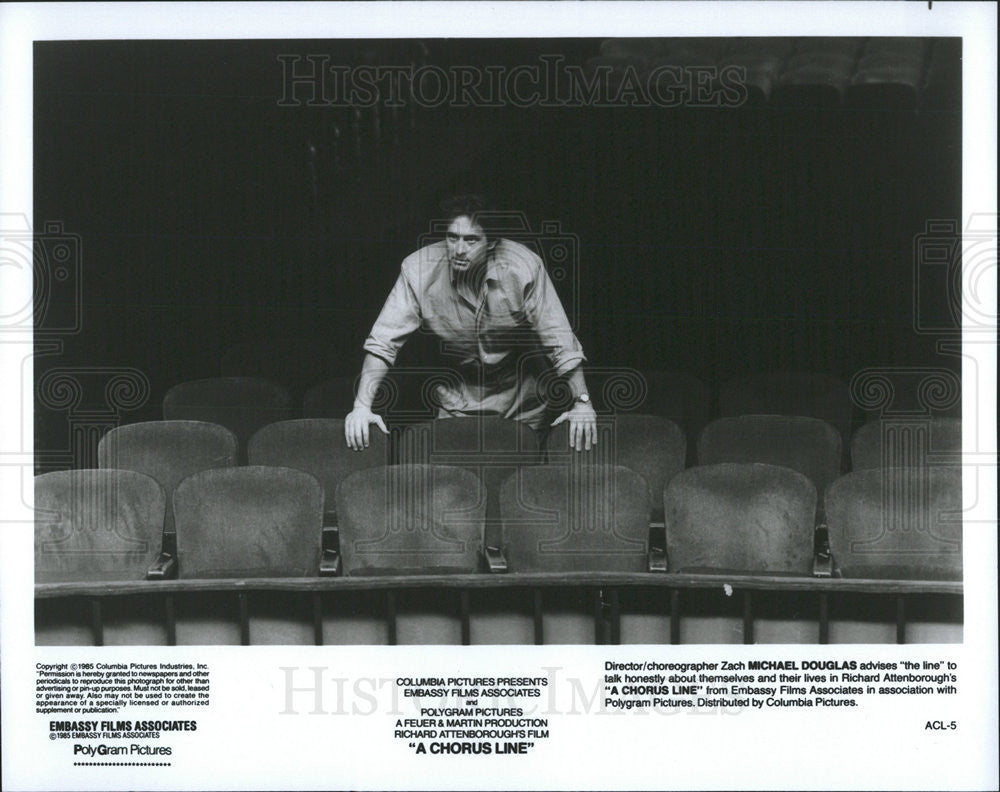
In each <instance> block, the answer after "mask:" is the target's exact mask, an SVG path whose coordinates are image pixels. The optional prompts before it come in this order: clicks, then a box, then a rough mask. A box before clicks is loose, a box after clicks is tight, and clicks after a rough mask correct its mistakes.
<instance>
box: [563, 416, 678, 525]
mask: <svg viewBox="0 0 1000 792" xmlns="http://www.w3.org/2000/svg"><path fill="white" fill-rule="evenodd" d="M545 447H546V458H547V460H548V464H550V465H551V464H571V463H573V462H577V463H582V464H597V465H605V466H609V465H623V466H624V467H627V468H629V469H630V470H634V471H635V472H636V473H639V474H641V475H642V477H643V478H644V479H645V480H646V483H647V484H648V485H649V491H650V495H651V497H655V501H654V502H653V504H652V519H653V520H654V521H662V519H663V512H662V511H661V507H662V504H661V503H659V502H658V501H660V498H659V493H661V492H663V488H664V487H665V486H666V485H667V482H669V481H670V479H672V478H673V477H674V476H675V475H677V474H678V473H680V472H681V471H682V470H683V469H684V460H685V458H686V456H687V441H686V439H685V437H684V434H683V433H682V432H681V430H680V429H679V428H678V427H677V425H676V424H674V423H673V422H672V421H669V420H667V419H666V418H661V417H660V416H657V415H640V414H638V413H622V414H620V415H614V416H600V417H599V418H598V442H597V445H596V446H594V447H593V448H592V449H591V450H590V451H576V450H574V449H571V448H570V447H569V425H568V424H567V423H565V422H564V423H561V424H559V426H557V427H555V429H553V430H552V431H551V432H550V433H549V436H548V438H547V439H546V442H545Z"/></svg>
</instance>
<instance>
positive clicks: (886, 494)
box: [826, 466, 962, 643]
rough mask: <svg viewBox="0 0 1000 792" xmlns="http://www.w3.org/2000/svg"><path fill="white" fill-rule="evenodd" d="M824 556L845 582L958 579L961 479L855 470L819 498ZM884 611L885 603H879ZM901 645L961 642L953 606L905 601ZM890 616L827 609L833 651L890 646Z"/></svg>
mask: <svg viewBox="0 0 1000 792" xmlns="http://www.w3.org/2000/svg"><path fill="white" fill-rule="evenodd" d="M826 515H827V522H828V525H829V535H830V549H831V551H832V552H833V558H834V562H835V565H836V567H837V569H838V570H839V573H840V574H841V575H843V577H845V578H876V579H893V580H961V579H962V475H961V469H960V468H958V467H945V466H941V467H932V468H929V469H926V468H925V469H918V468H912V467H911V468H879V469H874V470H859V471H856V472H854V473H850V474H848V475H846V476H843V477H842V478H840V479H838V480H837V481H836V482H834V483H833V485H831V486H830V488H829V489H828V490H827V494H826ZM882 604H885V603H882ZM890 604H891V603H890ZM907 619H908V626H907V632H908V634H909V636H910V638H909V640H916V641H920V642H924V643H938V642H948V643H951V642H961V640H962V606H961V602H960V601H959V602H955V601H954V600H951V601H949V602H948V603H947V604H946V605H945V606H944V610H942V604H941V603H940V602H939V601H935V600H934V599H933V598H931V597H919V596H916V597H914V596H910V597H908V598H907ZM895 633H896V625H895V613H894V612H893V611H892V609H891V607H890V608H887V609H883V610H882V611H876V610H874V609H872V610H868V609H865V610H859V609H854V610H852V609H851V607H850V602H846V603H845V602H841V601H839V600H837V599H835V600H834V601H833V602H832V603H831V623H830V640H831V642H834V643H880V642H881V643H891V642H893V641H894V640H895Z"/></svg>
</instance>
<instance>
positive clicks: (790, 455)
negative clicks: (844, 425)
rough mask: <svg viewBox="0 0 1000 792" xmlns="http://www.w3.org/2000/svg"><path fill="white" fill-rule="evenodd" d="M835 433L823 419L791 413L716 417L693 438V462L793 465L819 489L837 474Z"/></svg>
mask: <svg viewBox="0 0 1000 792" xmlns="http://www.w3.org/2000/svg"><path fill="white" fill-rule="evenodd" d="M840 460H841V450H840V435H838V434H837V432H836V431H835V430H834V428H833V427H832V426H830V425H829V424H828V423H826V422H825V421H821V420H819V419H817V418H805V417H802V416H791V415H740V416H737V417H732V418H719V419H718V420H715V421H713V422H712V423H710V424H709V425H708V426H706V427H705V431H703V432H702V433H701V438H700V439H699V441H698V464H699V465H714V464H718V463H720V462H736V463H747V462H762V463H765V464H769V465H779V466H781V467H786V468H791V469H792V470H795V471H798V472H799V473H801V474H802V475H804V476H806V477H807V478H808V479H809V480H810V481H812V483H813V486H815V488H816V491H817V492H818V493H820V495H821V494H822V493H823V491H824V490H825V488H826V487H827V485H829V484H830V482H832V481H834V480H835V479H836V478H837V476H838V475H840Z"/></svg>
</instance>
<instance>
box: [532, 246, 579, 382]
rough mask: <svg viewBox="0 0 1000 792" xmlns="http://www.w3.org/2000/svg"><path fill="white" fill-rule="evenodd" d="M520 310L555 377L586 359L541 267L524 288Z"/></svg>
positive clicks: (540, 265) (543, 268)
mask: <svg viewBox="0 0 1000 792" xmlns="http://www.w3.org/2000/svg"><path fill="white" fill-rule="evenodd" d="M524 310H525V315H526V317H527V319H528V322H529V324H530V325H531V327H532V328H533V329H534V331H535V334H536V335H537V337H538V343H539V344H540V345H541V347H542V348H543V349H544V350H545V354H546V355H547V356H548V358H549V362H550V363H551V364H552V368H554V369H555V370H556V371H557V372H558V373H559V374H565V373H566V372H568V371H571V370H572V369H574V368H576V367H577V366H578V365H580V363H582V362H584V361H585V360H586V357H585V356H584V354H583V347H582V346H581V345H580V342H579V340H578V339H577V337H576V335H575V334H574V333H573V330H572V328H571V327H570V325H569V319H568V318H567V316H566V311H565V310H564V309H563V306H562V302H560V300H559V295H558V294H557V293H556V290H555V287H554V286H553V285H552V281H551V280H550V279H549V274H548V272H546V271H545V267H544V265H542V263H541V261H540V260H539V261H538V268H537V270H536V271H535V273H534V277H533V278H532V280H531V282H530V283H528V284H526V285H525V289H524Z"/></svg>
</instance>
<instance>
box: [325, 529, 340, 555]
mask: <svg viewBox="0 0 1000 792" xmlns="http://www.w3.org/2000/svg"><path fill="white" fill-rule="evenodd" d="M322 547H323V549H324V550H337V551H339V550H340V529H339V528H338V527H337V526H336V525H330V524H328V523H326V522H324V523H323V544H322Z"/></svg>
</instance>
